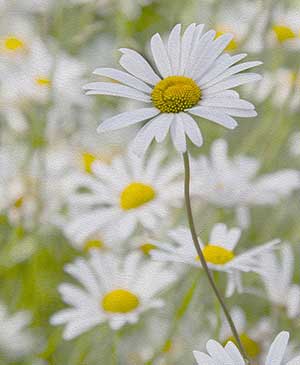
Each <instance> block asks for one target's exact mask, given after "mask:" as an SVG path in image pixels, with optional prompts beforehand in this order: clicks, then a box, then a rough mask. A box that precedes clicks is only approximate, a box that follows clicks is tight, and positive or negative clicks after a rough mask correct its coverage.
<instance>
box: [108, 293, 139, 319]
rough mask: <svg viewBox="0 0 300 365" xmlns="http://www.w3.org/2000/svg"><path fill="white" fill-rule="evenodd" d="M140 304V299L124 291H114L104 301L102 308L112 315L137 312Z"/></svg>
mask: <svg viewBox="0 0 300 365" xmlns="http://www.w3.org/2000/svg"><path fill="white" fill-rule="evenodd" d="M139 304H140V301H139V298H138V297H137V296H136V295H135V294H133V293H131V292H130V291H128V290H124V289H116V290H112V291H111V292H109V293H107V294H105V295H104V297H103V299H102V308H103V309H104V310H105V311H106V312H111V313H129V312H132V311H133V310H135V309H136V308H137V307H138V306H139Z"/></svg>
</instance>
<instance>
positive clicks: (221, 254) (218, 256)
mask: <svg viewBox="0 0 300 365" xmlns="http://www.w3.org/2000/svg"><path fill="white" fill-rule="evenodd" d="M202 252H203V255H204V258H205V260H206V262H209V263H211V264H215V265H225V264H227V262H229V261H231V260H232V259H233V258H234V253H233V252H232V251H230V250H227V249H226V248H223V247H220V246H216V245H211V244H208V245H206V246H205V247H204V248H203V250H202Z"/></svg>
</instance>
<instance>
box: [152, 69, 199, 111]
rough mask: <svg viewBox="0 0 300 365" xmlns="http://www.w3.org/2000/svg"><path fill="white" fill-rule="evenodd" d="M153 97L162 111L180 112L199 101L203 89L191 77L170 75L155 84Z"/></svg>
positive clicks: (154, 102) (155, 103)
mask: <svg viewBox="0 0 300 365" xmlns="http://www.w3.org/2000/svg"><path fill="white" fill-rule="evenodd" d="M151 97H152V101H153V104H154V105H155V106H156V108H158V109H159V110H160V111H161V112H162V113H180V112H182V111H184V110H185V109H188V108H192V107H193V106H194V105H196V104H197V103H198V101H199V100H200V98H201V90H200V88H199V86H198V85H197V84H196V82H195V81H194V80H192V79H191V78H189V77H185V76H169V77H166V78H165V79H163V80H161V81H159V82H158V83H157V84H156V85H155V87H154V89H153V91H152V95H151Z"/></svg>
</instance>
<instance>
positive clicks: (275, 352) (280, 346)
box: [193, 331, 300, 365]
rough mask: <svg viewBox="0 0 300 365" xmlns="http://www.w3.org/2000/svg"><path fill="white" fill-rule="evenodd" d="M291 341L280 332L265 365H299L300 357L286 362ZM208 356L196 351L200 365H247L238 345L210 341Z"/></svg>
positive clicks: (207, 345) (286, 334)
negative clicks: (286, 353) (223, 344)
mask: <svg viewBox="0 0 300 365" xmlns="http://www.w3.org/2000/svg"><path fill="white" fill-rule="evenodd" d="M288 341H289V333H288V332H286V331H282V332H280V333H279V334H278V335H277V336H276V338H275V340H274V341H273V343H272V344H271V346H270V349H269V352H268V354H267V356H266V359H265V362H264V364H265V365H283V364H286V365H297V364H299V361H300V357H299V356H298V357H296V358H294V359H293V360H290V361H288V362H286V361H284V356H285V352H286V349H287V345H288ZM206 349H207V352H208V355H207V354H206V353H204V352H200V351H194V352H193V353H194V356H195V359H196V361H197V364H198V365H207V364H210V365H246V362H245V360H244V359H243V357H242V355H241V354H240V352H239V350H238V348H237V347H236V345H234V344H233V343H232V342H228V343H227V344H226V345H225V346H224V347H223V346H222V345H221V344H219V343H218V342H217V341H214V340H209V341H208V342H207V344H206Z"/></svg>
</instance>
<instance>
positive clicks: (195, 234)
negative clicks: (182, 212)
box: [183, 152, 250, 364]
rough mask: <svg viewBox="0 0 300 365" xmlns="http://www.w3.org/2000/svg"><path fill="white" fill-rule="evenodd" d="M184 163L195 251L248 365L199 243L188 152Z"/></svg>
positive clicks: (248, 362)
mask: <svg viewBox="0 0 300 365" xmlns="http://www.w3.org/2000/svg"><path fill="white" fill-rule="evenodd" d="M183 163H184V198H185V205H186V212H187V217H188V223H189V228H190V231H191V235H192V239H193V243H194V246H195V249H196V251H197V253H198V255H199V259H200V262H201V265H202V268H203V270H204V272H205V274H206V276H207V278H208V281H209V283H210V285H211V287H212V290H213V291H214V293H215V295H216V297H217V299H218V301H219V303H220V305H221V307H222V309H223V311H224V314H225V317H226V319H227V321H228V324H229V326H230V328H231V331H232V334H233V337H234V338H235V340H236V343H237V345H238V348H239V350H240V352H241V354H242V356H243V358H244V360H245V362H246V363H247V364H250V361H249V359H248V356H247V354H246V351H245V349H244V347H243V345H242V342H241V339H240V337H239V334H238V332H237V329H236V327H235V325H234V322H233V319H232V318H231V315H230V313H229V310H228V309H227V306H226V304H225V300H224V298H223V296H222V294H221V293H220V291H219V289H218V288H217V286H216V284H215V281H214V279H213V276H212V273H211V272H210V270H209V268H208V265H207V263H206V260H205V258H204V255H203V252H202V249H201V246H200V244H199V241H198V237H197V232H196V228H195V223H194V218H193V212H192V207H191V199H190V162H189V155H188V152H185V153H184V154H183Z"/></svg>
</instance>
